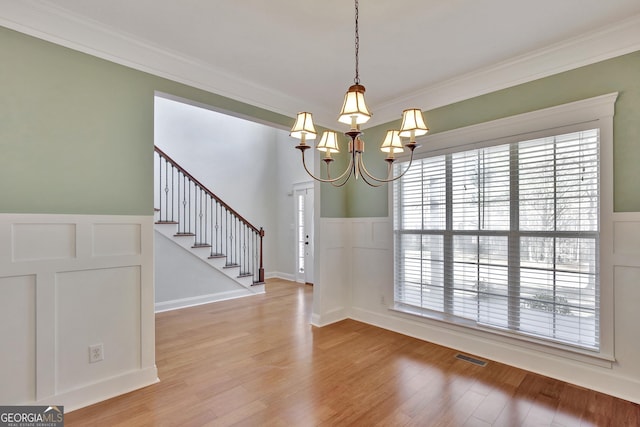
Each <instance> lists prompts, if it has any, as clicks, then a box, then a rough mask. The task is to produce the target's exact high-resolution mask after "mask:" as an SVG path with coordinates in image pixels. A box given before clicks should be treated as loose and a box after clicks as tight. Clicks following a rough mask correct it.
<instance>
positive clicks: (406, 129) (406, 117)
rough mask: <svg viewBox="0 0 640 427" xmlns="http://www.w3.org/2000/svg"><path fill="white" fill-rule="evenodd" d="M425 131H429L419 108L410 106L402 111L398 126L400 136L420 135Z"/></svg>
mask: <svg viewBox="0 0 640 427" xmlns="http://www.w3.org/2000/svg"><path fill="white" fill-rule="evenodd" d="M427 132H429V128H428V127H427V125H426V124H425V122H424V117H423V116H422V111H420V109H418V108H411V109H409V110H404V111H403V112H402V126H400V136H404V137H411V136H420V135H424V134H426V133H427ZM412 134H413V135H412Z"/></svg>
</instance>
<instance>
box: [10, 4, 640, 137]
mask: <svg viewBox="0 0 640 427" xmlns="http://www.w3.org/2000/svg"><path fill="white" fill-rule="evenodd" d="M0 10H2V12H1V16H0V25H2V26H4V27H7V28H10V29H13V30H16V31H19V32H22V33H25V34H28V35H31V36H34V37H37V38H40V39H43V40H46V41H49V42H52V43H55V44H58V45H61V46H65V47H68V48H71V49H74V50H77V51H80V52H84V53H87V54H90V55H93V56H96V57H99V58H102V59H106V60H109V61H112V62H115V63H118V64H121V65H125V66H127V67H131V68H133V69H136V70H140V71H144V72H147V73H150V74H153V75H156V76H159V77H164V78H167V79H170V80H173V81H176V82H179V83H183V84H186V85H189V86H193V87H196V88H199V89H202V90H206V91H209V92H212V93H216V94H218V95H222V96H225V97H228V98H231V99H234V100H236V101H240V102H244V103H247V104H250V105H253V106H256V107H260V108H264V109H266V110H269V111H273V112H275V113H279V114H283V115H286V116H289V117H295V114H296V112H297V108H298V106H299V105H301V103H303V102H304V103H305V104H308V103H309V101H308V100H306V101H303V100H300V99H298V98H295V97H292V96H290V95H287V94H285V93H282V92H279V91H274V90H272V89H270V88H267V87H263V86H260V85H256V84H255V83H253V82H249V81H246V80H242V79H240V78H238V77H236V76H233V75H230V74H229V73H226V72H224V71H222V70H220V69H216V68H214V67H211V66H210V65H208V64H204V63H202V62H200V61H198V60H196V59H193V58H188V57H186V56H184V55H181V54H179V53H177V52H171V51H169V50H166V49H163V48H161V47H159V46H154V45H151V44H149V43H146V42H143V41H141V40H139V39H136V38H135V37H133V36H131V35H127V34H123V33H121V32H118V31H115V30H113V29H112V28H109V27H106V26H104V25H102V24H99V23H97V22H95V21H90V20H87V19H86V18H84V17H80V16H75V15H73V14H70V13H68V12H67V11H64V10H62V9H60V8H58V7H56V6H54V5H52V4H51V3H48V2H46V1H37V2H36V1H33V0H21V1H14V0H0ZM637 50H640V15H634V16H632V17H630V18H628V19H626V20H624V21H621V22H618V23H617V24H615V25H612V26H609V27H605V28H600V29H599V30H596V31H594V32H592V33H589V34H587V35H583V36H580V37H576V38H573V39H569V40H565V41H563V42H560V43H557V44H555V45H552V46H549V47H547V48H544V49H540V50H537V51H534V52H531V53H528V54H526V55H522V56H519V57H517V58H513V59H510V60H508V61H504V62H500V63H498V64H495V65H492V66H489V67H486V68H481V69H478V70H476V71H473V72H471V73H468V74H464V75H461V76H458V77H455V78H452V79H449V80H446V81H444V82H440V83H438V84H435V85H432V86H429V87H425V88H423V89H421V90H419V91H417V92H414V93H412V94H410V95H407V96H402V97H398V98H395V99H393V100H391V101H389V102H385V103H384V104H380V105H378V106H377V107H376V112H375V116H374V117H373V118H372V119H371V120H370V121H369V123H367V127H372V126H376V125H379V124H383V123H387V122H389V121H392V120H396V119H399V118H400V113H399V112H401V111H402V110H403V108H405V107H406V106H408V105H411V106H412V107H416V108H421V109H422V110H424V111H427V110H430V109H433V108H437V107H441V106H444V105H448V104H451V103H454V102H458V101H462V100H465V99H469V98H473V97H475V96H479V95H483V94H486V93H490V92H494V91H496V90H500V89H505V88H508V87H512V86H515V85H518V84H521V83H526V82H528V81H532V80H536V79H539V78H542V77H546V76H550V75H553V74H557V73H560V72H563V71H568V70H571V69H574V68H578V67H581V66H584V65H589V64H592V63H595V62H599V61H603V60H605V59H610V58H613V57H616V56H620V55H623V54H626V53H631V52H634V51H637ZM313 110H314V116H315V121H316V123H317V124H319V125H322V126H325V127H329V128H332V127H335V116H336V113H335V111H328V110H327V109H326V108H322V107H319V106H313Z"/></svg>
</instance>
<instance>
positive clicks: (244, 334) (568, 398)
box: [65, 280, 640, 427]
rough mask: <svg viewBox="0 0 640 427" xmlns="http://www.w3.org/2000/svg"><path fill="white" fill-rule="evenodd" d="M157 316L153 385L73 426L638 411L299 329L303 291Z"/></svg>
mask: <svg viewBox="0 0 640 427" xmlns="http://www.w3.org/2000/svg"><path fill="white" fill-rule="evenodd" d="M266 289H267V292H266V294H265V295H258V296H252V297H248V298H242V299H236V300H230V301H224V302H218V303H213V304H208V305H202V306H198V307H193V308H188V309H183V310H176V311H171V312H166V313H160V314H158V315H157V316H156V349H157V352H156V360H157V366H158V370H159V376H160V380H161V381H160V383H158V384H155V385H152V386H149V387H146V388H144V389H141V390H137V391H134V392H132V393H128V394H126V395H123V396H119V397H116V398H114V399H110V400H107V401H105V402H101V403H99V404H96V405H93V406H90V407H87V408H83V409H80V410H77V411H74V412H71V413H68V414H66V415H65V421H66V426H67V427H73V426H83V427H84V426H287V427H298V426H611V427H621V426H640V406H639V405H636V404H633V403H630V402H627V401H624V400H620V399H616V398H613V397H611V396H608V395H604V394H602V393H597V392H594V391H591V390H586V389H582V388H579V387H576V386H573V385H570V384H566V383H563V382H560V381H556V380H553V379H550V378H546V377H543V376H540V375H536V374H532V373H530V372H526V371H523V370H520V369H516V368H513V367H509V366H506V365H502V364H500V363H495V362H491V361H489V363H488V364H487V366H486V367H480V366H476V365H474V364H471V363H469V362H466V361H462V360H458V359H456V358H455V355H456V354H457V352H456V351H454V350H451V349H448V348H444V347H440V346H437V345H434V344H431V343H427V342H424V341H420V340H417V339H413V338H409V337H406V336H403V335H399V334H395V333H393V332H389V331H385V330H382V329H379V328H376V327H373V326H369V325H366V324H362V323H359V322H355V321H352V320H347V321H343V322H339V323H336V324H334V325H330V326H327V327H324V328H315V327H312V326H310V325H309V317H310V312H311V296H312V288H311V287H310V286H305V285H299V284H296V283H292V282H287V281H283V280H270V281H268V282H267V286H266Z"/></svg>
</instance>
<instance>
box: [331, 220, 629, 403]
mask: <svg viewBox="0 0 640 427" xmlns="http://www.w3.org/2000/svg"><path fill="white" fill-rule="evenodd" d="M610 218H611V220H610V223H609V224H604V223H603V224H602V225H601V227H602V228H603V229H607V230H613V231H612V234H613V236H612V237H613V238H608V237H606V236H604V235H603V241H604V243H603V245H602V247H601V252H602V253H601V257H602V258H603V260H607V259H609V260H611V261H610V265H611V266H612V268H608V269H607V270H610V271H603V272H602V273H603V274H602V279H601V281H602V285H601V286H602V287H603V288H604V287H611V286H613V292H612V294H613V295H614V306H615V314H614V328H613V331H614V333H613V335H614V336H613V337H603V339H613V341H614V343H615V346H614V355H612V357H611V358H610V360H603V359H602V358H594V357H590V356H588V355H581V354H573V353H572V354H567V353H566V352H563V351H560V350H558V349H554V348H552V347H546V346H543V345H539V344H534V343H528V342H522V341H519V340H514V339H511V338H509V337H504V336H497V335H493V334H490V333H486V332H484V331H478V330H471V329H467V328H463V327H460V326H456V325H452V324H448V323H444V322H441V321H436V320H432V319H426V318H419V317H417V316H413V315H409V314H406V313H400V312H397V311H393V310H392V309H391V307H393V274H394V273H393V269H394V264H393V238H392V233H393V231H392V230H393V229H392V219H391V218H358V219H353V220H351V221H349V222H347V221H346V220H345V222H344V227H345V228H347V225H348V226H349V227H348V228H350V230H348V231H349V233H351V234H352V238H351V243H347V244H346V245H345V247H348V248H349V249H350V250H351V251H352V252H351V254H350V262H343V263H342V264H341V267H340V266H333V265H332V268H334V269H339V270H341V272H340V274H341V275H344V277H349V276H351V277H352V278H353V280H352V283H351V284H350V286H349V292H350V296H351V305H350V306H349V307H347V308H346V309H345V310H347V315H348V317H350V318H352V319H354V320H358V321H362V322H365V323H369V324H372V325H375V326H378V327H381V328H384V329H388V330H392V331H395V332H398V333H401V334H404V335H409V336H412V337H415V338H418V339H422V340H425V341H430V342H434V343H437V344H440V345H444V346H447V347H450V348H454V349H457V350H459V351H463V352H465V353H470V354H474V355H477V356H479V357H482V358H486V359H490V360H495V361H498V362H501V363H505V364H508V365H511V366H516V367H519V368H522V369H526V370H529V371H532V372H536V373H539V374H542V375H546V376H550V377H553V378H557V379H559V380H563V381H567V382H569V383H572V384H576V385H579V386H582V387H586V388H590V389H593V390H597V391H600V392H603V393H607V394H610V395H613V396H616V397H620V398H622V399H626V400H629V401H632V402H636V403H640V394H639V393H638V390H640V364H638V363H637V362H638V360H640V340H638V334H637V322H638V315H637V311H638V306H640V213H636V212H630V213H611V215H610ZM382 224H384V226H383V225H382ZM345 233H347V230H345ZM607 233H609V232H607ZM606 242H613V243H612V244H611V243H608V244H607V243H606ZM348 266H352V269H353V270H352V271H342V269H347V268H350V267H348ZM325 267H327V265H325ZM340 308H341V309H343V307H342V306H341V307H340Z"/></svg>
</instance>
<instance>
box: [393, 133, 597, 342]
mask: <svg viewBox="0 0 640 427" xmlns="http://www.w3.org/2000/svg"><path fill="white" fill-rule="evenodd" d="M598 144H599V136H598V129H592V130H588V131H580V132H574V133H569V134H563V135H556V136H552V137H546V138H540V139H535V140H529V141H520V142H516V143H511V144H505V145H497V146H492V147H488V148H481V149H474V150H468V151H462V152H456V153H452V154H446V155H440V156H435V157H430V158H426V159H422V160H418V161H414V165H413V166H412V167H411V169H410V170H409V171H408V172H407V173H406V174H405V175H404V176H403V178H402V179H401V180H399V181H396V182H395V183H394V187H393V193H394V232H395V257H396V258H395V275H396V277H395V283H396V286H395V302H396V306H397V307H398V308H399V309H402V308H403V307H404V308H407V309H409V310H410V311H415V310H416V309H418V310H419V311H421V312H422V313H426V314H428V313H429V312H432V313H437V314H438V316H439V317H442V316H446V317H447V318H448V319H450V320H453V321H456V319H458V320H460V321H461V322H463V323H465V324H468V321H469V320H471V321H473V322H476V323H477V324H478V325H482V326H485V327H490V328H498V329H501V330H504V331H510V332H513V333H516V334H524V335H527V336H533V337H536V338H541V339H545V340H550V341H553V342H557V343H562V344H568V345H571V346H577V347H581V348H585V349H589V350H597V349H599V345H600V340H599V302H598V299H599V298H598V297H599V274H598V273H599V272H598V259H599V257H598V247H599V230H598V224H599V221H598V219H599V218H598V212H599V200H598V194H599V191H598V190H599V183H598V176H599V158H598ZM405 166H406V165H403V164H398V165H396V167H397V168H398V170H401V169H402V168H403V167H405Z"/></svg>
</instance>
